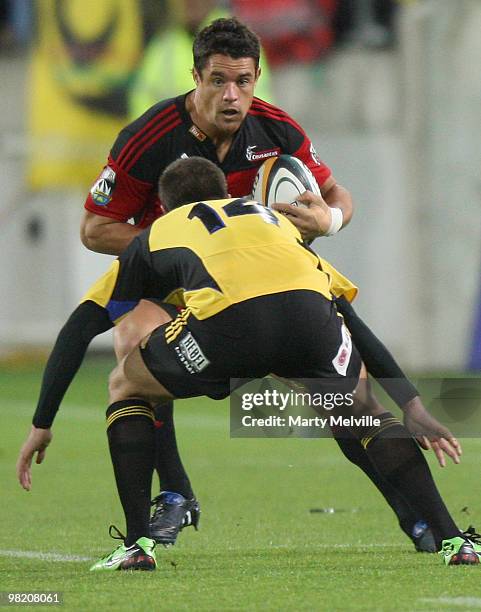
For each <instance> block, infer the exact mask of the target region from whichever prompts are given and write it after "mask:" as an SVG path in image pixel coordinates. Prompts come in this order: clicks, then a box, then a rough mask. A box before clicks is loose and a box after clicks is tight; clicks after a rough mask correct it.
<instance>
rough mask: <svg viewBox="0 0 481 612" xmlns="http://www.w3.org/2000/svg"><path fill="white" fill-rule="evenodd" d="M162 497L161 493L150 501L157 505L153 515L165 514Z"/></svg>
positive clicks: (151, 503) (152, 504)
mask: <svg viewBox="0 0 481 612" xmlns="http://www.w3.org/2000/svg"><path fill="white" fill-rule="evenodd" d="M162 499H163V496H162V493H161V494H160V495H157V497H154V499H153V500H152V501H151V502H150V505H151V506H156V508H155V510H154V514H153V516H158V515H159V514H163V513H164V512H165V505H164V502H163V501H162Z"/></svg>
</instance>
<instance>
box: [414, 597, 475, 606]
mask: <svg viewBox="0 0 481 612" xmlns="http://www.w3.org/2000/svg"><path fill="white" fill-rule="evenodd" d="M418 601H419V602H422V603H430V604H438V605H443V606H456V607H460V608H481V597H423V598H422V599H418Z"/></svg>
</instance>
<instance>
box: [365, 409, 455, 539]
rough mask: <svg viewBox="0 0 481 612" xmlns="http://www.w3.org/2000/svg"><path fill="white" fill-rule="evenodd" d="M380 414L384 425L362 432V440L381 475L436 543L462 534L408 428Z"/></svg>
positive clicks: (392, 418) (390, 417)
mask: <svg viewBox="0 0 481 612" xmlns="http://www.w3.org/2000/svg"><path fill="white" fill-rule="evenodd" d="M383 417H385V415H381V417H379V418H380V419H381V425H380V426H379V427H374V428H371V429H369V430H366V429H364V431H363V432H360V433H361V437H360V439H361V442H362V444H363V446H364V447H365V449H366V452H367V455H368V457H369V458H370V459H371V461H372V463H373V464H374V465H375V466H376V468H377V470H378V472H379V473H380V474H381V476H382V477H383V478H384V479H385V480H387V481H388V482H389V484H390V485H391V486H392V487H394V488H395V489H396V490H397V491H398V492H399V493H400V494H401V495H402V496H403V497H405V498H406V500H407V501H408V503H409V504H410V505H411V506H412V507H413V508H414V509H415V510H416V511H417V512H418V513H419V514H420V515H421V516H422V517H424V520H425V521H426V522H427V523H428V525H430V526H431V527H432V528H433V533H434V536H435V539H436V545H437V546H438V547H439V545H440V544H441V540H445V539H449V538H453V537H455V536H458V535H459V529H458V528H457V527H456V524H455V522H454V521H453V519H452V517H451V515H450V514H449V512H448V509H447V508H446V506H445V504H444V502H443V500H442V498H441V495H440V494H439V491H438V489H437V487H436V485H435V483H434V480H433V477H432V475H431V471H430V469H429V466H428V464H427V462H426V459H425V458H424V455H423V453H422V451H421V450H420V448H419V447H418V445H417V444H416V442H415V441H414V439H413V438H412V437H411V435H410V434H409V432H408V430H407V429H406V428H405V427H404V426H403V425H402V424H401V423H400V422H399V421H398V420H397V419H395V418H394V417H392V416H389V417H385V418H383Z"/></svg>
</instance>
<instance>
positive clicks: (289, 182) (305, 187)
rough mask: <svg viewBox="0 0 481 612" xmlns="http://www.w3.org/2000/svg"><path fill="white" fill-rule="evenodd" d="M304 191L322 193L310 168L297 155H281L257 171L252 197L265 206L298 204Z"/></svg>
mask: <svg viewBox="0 0 481 612" xmlns="http://www.w3.org/2000/svg"><path fill="white" fill-rule="evenodd" d="M304 191H312V192H313V193H315V194H317V195H320V190H319V185H318V184H317V181H316V179H315V178H314V175H313V174H312V172H311V171H310V170H309V168H308V167H307V166H306V165H305V164H304V163H303V162H302V161H301V160H300V159H298V158H297V157H293V156H292V155H280V156H279V157H271V158H269V159H267V160H266V161H265V162H264V163H263V164H262V165H261V166H260V167H259V170H258V171H257V174H256V177H255V179H254V185H253V188H252V198H253V199H254V200H257V201H258V202H260V203H261V204H264V206H270V205H271V204H273V203H274V202H282V203H287V204H297V202H296V200H297V197H298V196H299V195H300V194H301V193H304Z"/></svg>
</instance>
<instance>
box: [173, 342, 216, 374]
mask: <svg viewBox="0 0 481 612" xmlns="http://www.w3.org/2000/svg"><path fill="white" fill-rule="evenodd" d="M175 352H176V353H177V357H178V358H179V360H180V362H181V363H182V365H183V366H184V368H185V369H186V370H187V372H189V373H190V374H197V373H198V372H202V370H204V369H205V368H206V367H207V366H208V365H209V363H210V361H209V360H208V359H207V357H206V356H205V355H204V353H203V352H202V349H201V348H200V346H199V345H198V343H197V340H196V339H195V338H194V336H193V335H192V334H191V333H190V332H188V333H187V334H186V335H185V336H184V337H183V338H182V340H180V342H179V344H178V345H177V346H176V347H175Z"/></svg>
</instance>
